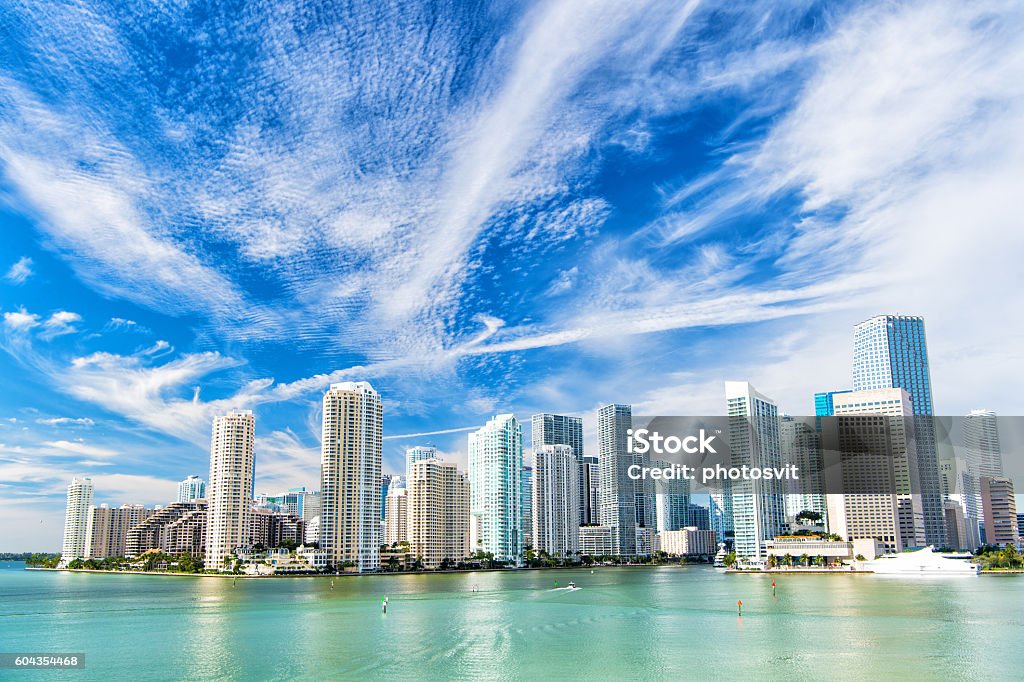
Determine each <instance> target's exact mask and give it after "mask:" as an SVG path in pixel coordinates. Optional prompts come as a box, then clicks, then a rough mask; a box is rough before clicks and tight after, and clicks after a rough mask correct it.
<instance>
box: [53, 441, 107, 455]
mask: <svg viewBox="0 0 1024 682" xmlns="http://www.w3.org/2000/svg"><path fill="white" fill-rule="evenodd" d="M43 445H45V446H47V447H50V448H54V449H56V450H61V451H64V452H71V453H74V454H76V455H86V456H87V457H116V456H117V455H118V454H119V453H118V452H117V451H116V450H111V449H109V448H102V447H97V446H95V445H89V444H87V443H85V442H84V441H82V440H74V441H70V440H52V441H45V442H44V443H43Z"/></svg>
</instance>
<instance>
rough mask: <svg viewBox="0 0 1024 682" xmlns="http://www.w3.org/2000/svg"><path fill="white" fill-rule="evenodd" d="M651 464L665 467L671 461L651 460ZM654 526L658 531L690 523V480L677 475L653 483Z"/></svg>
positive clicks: (678, 527)
mask: <svg viewBox="0 0 1024 682" xmlns="http://www.w3.org/2000/svg"><path fill="white" fill-rule="evenodd" d="M652 466H655V467H657V468H660V469H667V468H669V467H671V466H672V463H671V462H667V461H657V462H652ZM654 516H655V524H654V525H655V528H656V529H657V531H658V532H659V533H661V532H663V531H669V530H680V529H682V528H686V527H687V526H689V525H690V481H689V479H686V478H683V477H679V478H672V479H661V480H658V481H655V483H654Z"/></svg>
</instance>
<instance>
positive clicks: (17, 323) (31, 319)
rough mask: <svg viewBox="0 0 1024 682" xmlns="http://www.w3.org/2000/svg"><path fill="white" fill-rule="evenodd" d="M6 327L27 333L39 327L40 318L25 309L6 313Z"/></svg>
mask: <svg viewBox="0 0 1024 682" xmlns="http://www.w3.org/2000/svg"><path fill="white" fill-rule="evenodd" d="M4 326H5V327H6V328H7V329H8V330H11V331H15V332H25V331H28V330H29V329H32V328H33V327H38V326H39V316H38V315H36V314H34V313H29V312H27V311H26V310H25V309H24V308H22V309H21V310H17V311H11V312H5V313H4Z"/></svg>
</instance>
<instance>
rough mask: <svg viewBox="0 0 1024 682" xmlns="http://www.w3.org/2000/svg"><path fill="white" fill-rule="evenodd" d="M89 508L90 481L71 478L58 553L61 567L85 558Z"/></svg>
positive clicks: (90, 505)
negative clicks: (62, 542)
mask: <svg viewBox="0 0 1024 682" xmlns="http://www.w3.org/2000/svg"><path fill="white" fill-rule="evenodd" d="M91 508H92V479H91V478H89V477H83V478H78V477H75V478H73V479H72V480H71V483H70V484H69V485H68V496H67V506H66V507H65V508H64V544H63V546H62V547H61V551H60V563H61V565H62V566H67V564H68V563H69V562H71V561H74V560H75V559H84V558H85V556H86V549H87V548H86V545H87V544H88V537H89V535H88V534H89V515H90V509H91Z"/></svg>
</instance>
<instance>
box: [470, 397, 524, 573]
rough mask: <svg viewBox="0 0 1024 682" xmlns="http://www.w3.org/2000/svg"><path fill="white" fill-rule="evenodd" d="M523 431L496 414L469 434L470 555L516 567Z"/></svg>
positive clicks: (520, 547)
mask: <svg viewBox="0 0 1024 682" xmlns="http://www.w3.org/2000/svg"><path fill="white" fill-rule="evenodd" d="M522 475H523V432H522V427H521V426H520V424H519V421H518V420H517V419H516V418H515V417H514V416H513V415H511V414H499V415H497V416H496V417H494V418H493V419H491V420H490V421H488V422H487V424H486V425H485V426H484V427H483V428H481V429H480V430H479V431H475V432H473V433H471V434H469V482H470V509H469V513H470V544H471V548H470V549H471V551H472V552H473V553H476V552H478V551H482V552H487V553H490V554H493V555H494V559H495V560H496V561H504V562H510V563H512V564H514V565H519V564H520V563H521V562H522V558H523V526H522V524H523V510H522Z"/></svg>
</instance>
